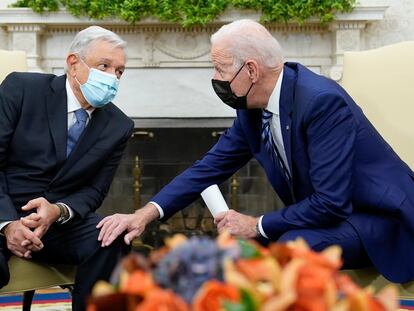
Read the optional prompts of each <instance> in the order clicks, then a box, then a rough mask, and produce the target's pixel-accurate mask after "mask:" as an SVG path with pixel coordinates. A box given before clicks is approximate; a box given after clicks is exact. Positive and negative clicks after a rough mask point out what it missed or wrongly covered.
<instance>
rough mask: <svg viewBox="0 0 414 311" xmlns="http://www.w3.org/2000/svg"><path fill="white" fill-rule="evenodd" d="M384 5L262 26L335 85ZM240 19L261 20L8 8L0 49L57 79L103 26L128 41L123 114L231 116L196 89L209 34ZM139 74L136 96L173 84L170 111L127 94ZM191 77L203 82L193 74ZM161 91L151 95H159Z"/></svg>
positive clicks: (207, 68)
mask: <svg viewBox="0 0 414 311" xmlns="http://www.w3.org/2000/svg"><path fill="white" fill-rule="evenodd" d="M387 1H392V0H387ZM387 7H388V5H386V4H381V5H367V4H364V5H359V6H357V7H356V8H355V9H354V10H353V12H351V13H347V14H338V15H337V17H336V20H335V21H334V22H332V23H331V24H330V25H329V26H322V25H320V24H319V23H318V21H317V20H309V21H307V22H306V23H305V24H304V25H303V26H300V25H298V24H296V23H271V24H267V25H266V26H267V28H268V29H269V30H270V31H271V32H272V34H273V35H274V36H275V37H276V38H277V39H278V40H279V41H280V43H281V45H282V47H283V49H284V51H285V56H286V59H287V60H288V61H298V62H301V63H303V64H304V65H306V66H308V67H310V68H311V69H312V70H314V71H316V72H318V73H322V74H324V75H327V76H329V77H331V78H332V79H334V80H339V79H340V78H341V75H342V64H343V54H344V52H346V51H355V50H360V49H361V41H362V40H361V37H362V33H363V31H365V29H366V28H367V25H370V24H371V23H373V22H377V21H381V20H382V19H383V18H384V13H385V11H386V9H387ZM239 18H250V19H254V20H258V19H259V14H258V13H257V12H253V11H236V10H229V11H227V12H226V13H225V14H223V15H222V16H221V17H220V18H219V19H217V20H216V21H215V22H212V23H210V24H208V25H207V26H206V27H190V28H182V26H181V25H178V24H172V23H165V22H159V21H157V20H156V19H151V18H147V19H144V20H142V21H140V22H138V23H136V24H134V25H131V24H128V23H126V22H124V21H120V20H90V19H88V18H85V17H82V18H76V17H74V16H72V15H70V14H69V13H68V12H66V11H65V10H62V11H58V12H53V13H45V14H42V15H39V14H37V13H34V12H33V11H32V10H31V9H28V8H7V9H0V38H6V39H7V40H2V43H1V44H2V45H0V48H6V49H10V50H25V51H26V52H27V55H28V65H29V70H30V71H43V72H56V73H59V72H62V68H63V64H64V61H65V57H66V53H67V49H68V47H69V44H70V42H71V41H72V39H73V37H74V35H75V34H76V33H77V32H78V31H80V30H81V29H83V28H85V27H87V26H89V25H92V24H96V25H101V26H104V27H106V28H108V29H111V30H113V31H115V32H116V33H118V34H120V35H121V36H122V37H123V38H124V39H125V40H126V41H127V42H128V70H127V72H131V74H130V76H129V77H128V80H129V81H128V82H123V84H128V85H129V86H128V87H125V89H124V88H122V91H121V94H120V96H118V97H120V100H121V101H122V105H123V106H122V105H121V106H122V107H121V108H123V109H124V111H126V112H127V113H128V114H129V115H130V116H132V117H138V118H142V117H144V118H145V117H171V116H172V115H173V116H174V117H187V116H190V115H191V116H193V117H229V116H233V115H234V111H232V110H231V109H230V110H228V109H226V108H225V107H224V106H223V105H222V104H221V103H219V102H218V99H217V97H216V96H215V94H214V93H213V92H212V91H211V92H209V93H206V92H205V91H204V90H202V88H210V85H209V83H210V82H209V81H208V80H209V78H208V77H209V76H211V67H212V66H211V62H210V56H209V51H210V35H211V34H212V33H214V32H215V31H216V30H217V29H218V28H219V27H220V26H221V25H223V24H225V23H228V22H231V21H233V20H236V19H239ZM4 41H6V42H7V43H6V44H5V43H4ZM151 69H152V70H151ZM163 69H168V70H164V71H162V73H167V74H160V75H159V78H157V77H158V75H155V74H154V73H155V71H154V70H163ZM173 69H175V70H176V74H177V75H180V74H181V75H182V77H183V79H182V80H180V79H175V78H174V76H175V74H174V71H172V70H173ZM195 69H200V70H195ZM142 70H143V71H144V72H146V74H148V75H150V76H151V77H153V78H152V79H154V80H153V81H152V82H151V83H152V84H146V85H145V87H144V89H143V90H142V92H148V93H151V92H154V87H155V88H156V87H157V85H156V86H154V87H153V85H154V83H155V84H158V85H160V86H161V85H165V86H166V87H165V88H160V90H161V91H162V90H164V89H168V87H170V86H171V83H172V84H174V83H176V84H177V87H176V88H171V89H169V91H168V92H176V94H170V93H168V94H165V96H167V97H168V98H169V99H171V98H174V97H176V98H177V101H178V102H179V103H180V105H181V106H179V107H174V111H172V110H170V109H172V108H168V107H169V106H164V103H163V102H160V103H158V102H157V100H155V101H156V102H155V103H154V102H153V101H154V100H151V101H152V102H145V103H141V104H140V105H139V106H137V105H136V96H134V95H133V94H136V91H135V90H134V89H133V88H134V85H140V84H142V83H143V82H142V79H143V76H142V74H141V72H142ZM148 70H149V71H148ZM160 72H161V71H160ZM196 73H197V74H198V75H199V76H201V77H202V78H200V77H198V76H194V75H195V74H196ZM134 79H135V80H134ZM140 79H141V80H140ZM163 79H164V80H163ZM165 79H167V80H165ZM168 79H169V80H168ZM188 80H189V81H190V82H192V84H190V83H188V82H187V81H188ZM193 81H194V82H193ZM187 83H188V85H187ZM206 83H207V84H208V85H206ZM144 84H145V82H144ZM167 86H168V87H167ZM160 90H156V91H155V92H156V94H157V95H159V92H160ZM183 92H185V93H184V94H188V98H187V97H183V96H182V94H183ZM143 98H147V101H150V98H151V96H149V95H148V96H147V95H145V94H143ZM159 100H160V101H162V99H159ZM211 102H213V103H216V105H213V107H215V108H213V109H205V108H204V107H199V106H197V105H202V104H201V103H203V104H204V103H206V104H207V105H208V103H211ZM173 103H174V101H172V102H171V104H173ZM160 107H162V109H161V108H160ZM194 114H195V115H194Z"/></svg>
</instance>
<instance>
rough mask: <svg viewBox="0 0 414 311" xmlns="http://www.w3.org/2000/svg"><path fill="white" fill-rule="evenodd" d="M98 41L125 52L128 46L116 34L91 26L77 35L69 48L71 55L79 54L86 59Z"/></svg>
mask: <svg viewBox="0 0 414 311" xmlns="http://www.w3.org/2000/svg"><path fill="white" fill-rule="evenodd" d="M97 41H105V42H108V43H110V44H111V45H112V46H113V47H116V48H118V47H119V48H122V49H123V50H125V48H126V45H127V44H126V42H125V41H124V40H122V39H121V37H120V36H118V35H117V34H116V33H114V32H112V31H110V30H108V29H105V28H102V27H99V26H90V27H88V28H85V29H83V30H81V31H80V32H78V33H77V34H76V36H75V38H74V39H73V41H72V43H71V45H70V47H69V53H74V54H78V55H79V56H80V57H82V58H84V57H85V56H86V55H87V54H88V52H89V49H90V46H91V44H92V43H94V42H97Z"/></svg>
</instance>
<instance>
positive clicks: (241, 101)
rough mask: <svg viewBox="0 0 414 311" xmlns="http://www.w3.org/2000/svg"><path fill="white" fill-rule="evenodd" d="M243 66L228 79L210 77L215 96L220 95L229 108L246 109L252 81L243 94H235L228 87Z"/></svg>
mask: <svg viewBox="0 0 414 311" xmlns="http://www.w3.org/2000/svg"><path fill="white" fill-rule="evenodd" d="M243 67H244V64H243V66H241V68H240V69H239V71H237V73H236V75H235V76H234V77H233V79H231V80H230V81H222V80H215V79H211V84H212V85H213V89H214V91H215V92H216V94H217V96H218V97H220V99H221V100H222V101H223V103H225V104H227V105H229V106H230V107H231V108H234V109H247V95H248V94H249V92H250V90H251V89H252V87H253V83H252V85H250V88H249V90H248V91H247V93H246V95H244V96H237V95H236V94H234V93H233V91H232V89H231V87H230V84H231V83H232V82H233V80H234V79H235V78H236V77H237V75H238V74H239V72H240V71H241V70H242V69H243Z"/></svg>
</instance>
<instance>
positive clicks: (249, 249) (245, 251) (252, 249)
mask: <svg viewBox="0 0 414 311" xmlns="http://www.w3.org/2000/svg"><path fill="white" fill-rule="evenodd" d="M238 243H239V248H240V257H241V258H260V257H262V255H261V254H260V252H259V250H258V249H257V247H256V246H255V245H253V244H251V243H249V242H247V241H244V240H238Z"/></svg>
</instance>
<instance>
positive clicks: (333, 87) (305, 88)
mask: <svg viewBox="0 0 414 311" xmlns="http://www.w3.org/2000/svg"><path fill="white" fill-rule="evenodd" d="M291 64H294V65H293V67H292V65H290V68H291V69H292V70H294V71H295V73H296V85H295V95H299V96H300V95H303V96H305V97H307V98H309V99H310V98H316V97H317V96H318V95H321V94H327V93H330V94H332V95H336V96H343V89H342V88H341V86H340V85H339V84H338V83H337V82H335V81H334V80H332V79H330V78H328V77H325V76H323V75H321V74H318V73H316V72H314V71H312V70H310V69H309V68H307V67H305V66H303V65H301V64H298V63H291ZM300 97H301V96H300ZM302 99H303V98H302Z"/></svg>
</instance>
